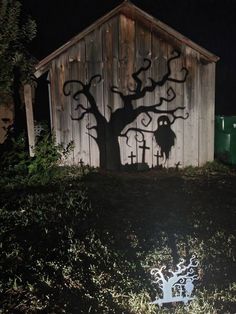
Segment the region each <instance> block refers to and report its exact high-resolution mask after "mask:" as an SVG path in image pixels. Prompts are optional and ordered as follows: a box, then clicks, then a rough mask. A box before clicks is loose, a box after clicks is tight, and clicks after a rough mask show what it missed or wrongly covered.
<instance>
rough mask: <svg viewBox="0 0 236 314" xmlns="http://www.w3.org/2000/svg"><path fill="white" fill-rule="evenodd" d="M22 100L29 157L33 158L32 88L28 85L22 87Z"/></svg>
mask: <svg viewBox="0 0 236 314" xmlns="http://www.w3.org/2000/svg"><path fill="white" fill-rule="evenodd" d="M24 100H25V110H26V121H27V132H28V141H29V153H30V156H31V157H33V156H34V147H35V135H34V115H33V103H32V86H31V85H30V84H26V85H24Z"/></svg>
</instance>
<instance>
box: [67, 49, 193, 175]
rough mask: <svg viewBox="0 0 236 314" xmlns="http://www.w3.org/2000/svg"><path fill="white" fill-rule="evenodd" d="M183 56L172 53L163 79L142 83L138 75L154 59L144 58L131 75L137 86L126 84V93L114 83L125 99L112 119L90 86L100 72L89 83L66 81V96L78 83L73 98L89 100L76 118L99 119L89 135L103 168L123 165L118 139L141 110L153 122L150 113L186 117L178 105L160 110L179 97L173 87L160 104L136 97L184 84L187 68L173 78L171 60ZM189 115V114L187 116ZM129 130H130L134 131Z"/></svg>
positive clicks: (149, 79) (117, 167)
mask: <svg viewBox="0 0 236 314" xmlns="http://www.w3.org/2000/svg"><path fill="white" fill-rule="evenodd" d="M179 57H180V52H178V51H173V56H172V57H171V58H169V59H168V60H167V70H166V73H165V74H164V75H163V76H162V78H161V79H160V80H158V81H155V80H154V79H153V78H151V77H150V78H148V81H149V84H147V85H145V86H143V85H144V84H143V82H142V80H141V79H140V77H139V75H140V74H141V73H142V72H146V71H148V69H149V68H150V67H151V64H152V62H151V60H149V59H144V65H143V66H142V67H140V68H139V69H138V70H137V71H136V72H134V73H133V74H132V78H133V80H134V82H135V84H136V86H135V88H134V89H130V88H129V87H127V94H124V93H122V92H121V91H120V90H119V88H118V87H117V86H111V88H110V90H111V92H112V93H115V94H118V95H119V96H120V98H121V100H122V103H123V106H122V107H120V108H118V109H116V110H115V111H112V110H111V116H110V120H109V121H107V120H106V118H105V117H104V116H103V115H102V113H101V112H100V111H99V106H98V104H97V103H96V100H95V98H94V96H93V94H92V93H91V85H92V84H93V83H94V82H95V81H97V83H99V82H100V81H101V79H102V77H101V75H100V74H97V75H94V76H92V77H91V78H90V80H89V82H88V83H83V82H81V81H79V80H69V81H66V82H65V83H64V86H63V92H64V95H66V96H70V95H71V94H72V92H71V90H70V89H69V88H68V86H70V85H71V84H77V85H78V86H79V89H78V91H76V92H75V93H73V95H72V97H73V99H74V100H76V101H79V97H80V95H81V94H83V95H84V96H85V97H86V99H87V101H88V107H85V106H84V105H82V104H78V105H77V108H76V109H77V110H80V111H81V113H80V115H79V116H78V117H77V118H75V117H72V119H73V120H78V121H80V120H82V119H83V118H84V117H85V115H87V114H92V115H93V116H94V117H95V119H96V125H93V126H87V129H88V131H90V130H96V136H94V135H92V134H91V133H89V136H90V137H92V138H93V139H94V140H95V141H96V143H97V145H98V148H99V152H100V167H101V168H103V169H110V170H119V169H120V168H121V157H120V146H119V141H118V138H119V137H120V136H121V137H124V136H125V137H127V132H126V133H125V134H123V133H122V131H123V130H124V128H125V127H126V126H127V125H129V124H130V123H132V122H133V121H135V119H136V118H137V117H138V116H139V115H140V114H142V113H145V114H146V115H147V116H148V117H149V123H150V122H151V121H152V117H151V115H150V113H154V114H169V115H171V116H172V117H173V121H175V120H176V119H177V118H182V119H184V117H183V116H177V115H176V112H177V111H183V110H184V109H185V107H176V108H175V109H172V110H162V109H160V107H161V105H162V104H163V102H171V101H172V100H173V99H175V98H176V93H175V91H174V89H173V88H172V87H169V88H168V90H167V95H166V97H160V99H159V102H158V103H157V104H154V105H152V104H150V105H146V104H145V105H142V106H139V107H135V106H134V102H135V101H136V100H139V99H142V98H143V97H144V96H145V95H146V94H148V93H152V92H153V91H154V90H155V89H156V88H158V87H161V86H163V85H164V84H165V83H167V82H175V83H184V82H185V81H186V78H187V75H188V70H187V69H186V68H185V67H183V68H182V69H181V72H183V73H184V74H183V77H182V78H181V79H176V78H173V77H172V71H171V63H172V61H173V60H175V59H178V58H179ZM185 118H187V116H186V117H185ZM131 130H132V129H129V130H128V131H131Z"/></svg>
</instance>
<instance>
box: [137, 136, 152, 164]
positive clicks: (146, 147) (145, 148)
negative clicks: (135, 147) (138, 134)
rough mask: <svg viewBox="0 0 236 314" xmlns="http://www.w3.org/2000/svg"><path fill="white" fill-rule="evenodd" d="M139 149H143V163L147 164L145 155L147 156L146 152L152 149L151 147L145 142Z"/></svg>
mask: <svg viewBox="0 0 236 314" xmlns="http://www.w3.org/2000/svg"><path fill="white" fill-rule="evenodd" d="M139 148H142V150H143V152H142V163H145V155H146V150H147V149H150V147H148V146H146V141H145V140H143V146H139Z"/></svg>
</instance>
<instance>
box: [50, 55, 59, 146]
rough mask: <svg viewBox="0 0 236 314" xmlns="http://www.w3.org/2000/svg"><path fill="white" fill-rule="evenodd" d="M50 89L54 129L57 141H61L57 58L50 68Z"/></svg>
mask: <svg viewBox="0 0 236 314" xmlns="http://www.w3.org/2000/svg"><path fill="white" fill-rule="evenodd" d="M49 74H50V91H51V112H52V126H51V127H52V131H53V134H54V135H55V138H56V143H60V142H61V133H60V126H59V124H60V115H59V114H58V111H59V110H60V106H59V105H58V103H57V102H58V97H57V95H58V77H57V69H56V60H53V62H52V66H51V69H50V72H49Z"/></svg>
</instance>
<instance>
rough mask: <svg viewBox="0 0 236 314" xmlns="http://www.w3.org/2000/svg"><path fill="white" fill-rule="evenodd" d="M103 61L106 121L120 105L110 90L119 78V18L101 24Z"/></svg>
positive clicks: (117, 96)
mask: <svg viewBox="0 0 236 314" xmlns="http://www.w3.org/2000/svg"><path fill="white" fill-rule="evenodd" d="M101 31H102V51H103V55H102V62H103V74H102V77H103V100H102V103H103V111H102V113H103V115H104V116H105V117H106V119H107V121H109V120H110V116H111V113H112V112H114V111H115V110H116V109H118V108H120V107H121V106H122V101H121V98H120V96H119V95H118V94H115V93H112V92H111V87H112V86H117V87H118V86H120V78H119V18H118V16H116V17H114V18H113V19H111V20H109V22H107V23H105V24H104V25H103V26H102V29H101Z"/></svg>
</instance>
